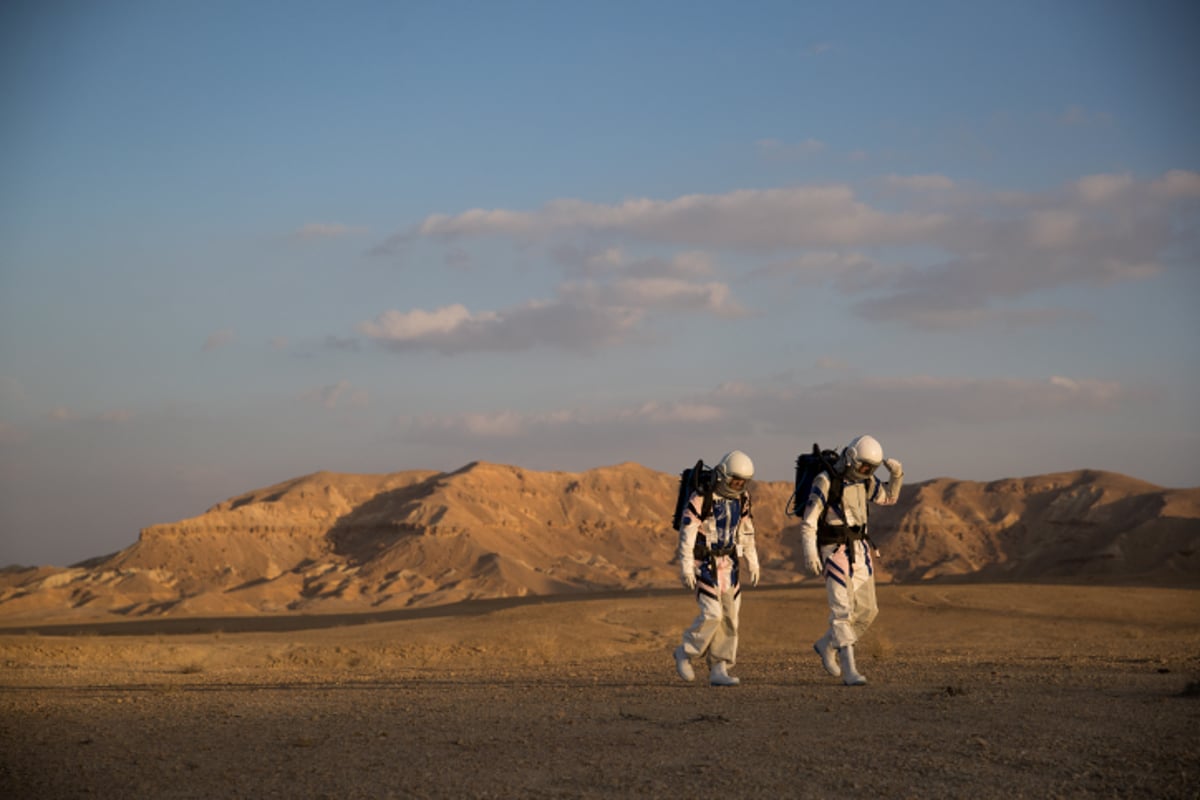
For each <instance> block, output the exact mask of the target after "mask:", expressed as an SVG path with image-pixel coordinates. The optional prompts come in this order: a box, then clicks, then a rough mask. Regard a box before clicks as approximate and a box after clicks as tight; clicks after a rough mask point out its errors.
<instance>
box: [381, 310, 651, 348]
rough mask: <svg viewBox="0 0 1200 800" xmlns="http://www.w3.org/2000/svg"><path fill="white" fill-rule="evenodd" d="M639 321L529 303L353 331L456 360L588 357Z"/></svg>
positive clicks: (390, 318) (622, 313) (422, 315)
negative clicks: (478, 355)
mask: <svg viewBox="0 0 1200 800" xmlns="http://www.w3.org/2000/svg"><path fill="white" fill-rule="evenodd" d="M642 316H643V314H642V311H641V310H639V309H630V308H620V307H601V306H588V305H579V304H575V303H571V302H564V301H562V300H555V301H546V300H534V301H530V302H528V303H526V304H524V305H522V306H518V307H515V308H512V309H508V310H506V311H499V312H495V311H487V312H481V313H479V314H472V313H471V312H469V311H468V310H467V309H466V308H465V307H464V306H461V305H453V306H447V307H445V308H441V309H438V310H436V311H433V312H428V311H423V310H421V309H416V310H413V311H408V312H402V311H394V310H393V311H385V312H384V313H383V314H381V315H379V317H377V318H376V320H375V321H373V322H363V323H360V324H359V326H358V330H359V332H360V333H362V334H363V335H365V336H367V337H369V338H371V339H373V340H375V341H376V342H378V343H379V344H381V345H383V346H384V347H386V348H388V349H390V350H395V351H407V350H435V351H438V352H441V353H445V354H455V353H465V352H471V351H515V350H527V349H530V348H533V347H537V346H545V347H554V348H561V349H566V350H575V351H582V352H587V351H591V350H595V349H597V348H599V347H603V346H608V345H612V344H615V343H618V342H621V341H624V340H625V339H626V338H627V337H628V336H629V335H630V334H631V333H632V332H633V329H634V328H635V326H636V325H637V323H638V321H639V320H641V318H642Z"/></svg>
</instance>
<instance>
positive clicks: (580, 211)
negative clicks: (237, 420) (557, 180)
mask: <svg viewBox="0 0 1200 800" xmlns="http://www.w3.org/2000/svg"><path fill="white" fill-rule="evenodd" d="M947 219H948V218H947V216H946V215H945V214H942V213H909V212H896V213H893V212H886V211H879V210H876V209H873V208H871V207H870V206H868V205H866V204H865V203H863V202H861V201H859V200H857V199H856V198H855V196H854V192H853V190H852V189H851V188H850V187H848V186H844V185H828V186H808V187H795V188H785V189H742V190H738V191H734V192H729V193H727V194H721V195H703V194H696V195H685V196H683V197H678V198H675V199H673V200H649V199H645V198H640V199H634V200H626V201H625V202H623V203H620V204H618V205H599V204H595V203H588V202H585V201H582V200H572V199H560V200H554V201H552V202H550V203H547V204H546V205H545V206H543V207H542V208H541V209H540V210H538V211H509V210H505V209H492V210H486V209H473V210H470V211H466V212H463V213H461V214H457V215H454V216H447V215H444V214H438V215H434V216H431V217H428V218H426V219H425V220H424V221H423V222H421V223H420V224H419V225H417V226H416V228H415V229H413V230H412V231H410V232H409V233H407V234H403V235H402V236H400V237H397V239H398V240H407V239H409V238H411V237H413V236H419V237H438V238H456V237H468V236H509V237H513V238H517V239H524V240H545V239H548V238H550V237H551V236H554V235H558V234H564V233H581V232H593V233H607V234H614V235H620V236H623V237H629V238H632V239H637V240H641V241H647V242H667V243H672V244H676V245H681V246H684V247H693V248H694V247H723V248H735V249H746V250H770V249H779V248H788V247H821V246H829V245H847V244H889V243H904V242H914V241H919V240H922V239H927V238H929V237H931V236H934V235H936V234H937V232H938V231H939V230H940V229H941V228H942V227H943V226H944V225H945V224H946V222H947Z"/></svg>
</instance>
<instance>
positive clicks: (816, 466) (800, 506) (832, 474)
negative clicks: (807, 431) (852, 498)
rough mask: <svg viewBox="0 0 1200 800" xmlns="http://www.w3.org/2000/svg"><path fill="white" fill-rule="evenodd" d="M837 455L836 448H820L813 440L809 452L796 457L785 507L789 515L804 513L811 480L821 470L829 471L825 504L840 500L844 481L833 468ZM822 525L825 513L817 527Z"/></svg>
mask: <svg viewBox="0 0 1200 800" xmlns="http://www.w3.org/2000/svg"><path fill="white" fill-rule="evenodd" d="M838 457H839V456H838V454H837V451H836V450H822V449H821V446H820V445H818V444H816V443H815V442H814V443H813V446H812V452H811V453H801V454H800V455H798V456H797V457H796V483H795V487H794V489H793V491H792V496H791V498H789V500H788V505H787V508H786V509H785V510H786V512H787V515H788V516H789V517H799V516H801V515H802V514H804V507H805V506H806V505H808V495H809V493H810V492H811V491H812V484H813V480H814V479H815V478H816V477H817V476H818V475H820V474H821V473H822V472H828V473H829V497H827V498H826V505H827V506H829V505H837V504H838V503H840V502H841V501H842V485H843V483H844V481H843V478H842V476H841V475H839V474H838V471H837V469H835V466H836V465H837V460H838ZM824 525H825V515H824V514H822V515H821V519H820V520H819V521H818V523H817V527H818V528H820V527H822V526H824Z"/></svg>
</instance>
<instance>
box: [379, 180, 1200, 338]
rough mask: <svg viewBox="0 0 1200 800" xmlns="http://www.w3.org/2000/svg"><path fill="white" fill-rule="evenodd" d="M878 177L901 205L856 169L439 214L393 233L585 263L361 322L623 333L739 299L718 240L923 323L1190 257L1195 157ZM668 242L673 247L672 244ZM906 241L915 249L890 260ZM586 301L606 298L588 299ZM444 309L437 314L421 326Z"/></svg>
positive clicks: (507, 333) (966, 322)
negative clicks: (779, 182)
mask: <svg viewBox="0 0 1200 800" xmlns="http://www.w3.org/2000/svg"><path fill="white" fill-rule="evenodd" d="M871 185H873V186H875V187H876V188H877V189H882V190H883V191H882V194H883V195H884V196H885V199H887V200H889V201H890V202H891V203H893V204H896V203H899V204H900V206H899V207H900V209H901V210H898V211H897V210H891V209H885V208H884V207H883V206H882V205H878V204H872V202H869V201H868V200H866V199H864V198H862V197H860V196H858V195H856V194H855V192H854V190H853V189H852V188H851V187H849V186H846V185H821V186H801V187H789V188H777V189H743V190H737V191H731V192H728V193H725V194H694V195H685V196H681V197H676V198H673V199H668V200H650V199H645V198H641V199H630V200H626V201H623V202H621V203H617V204H612V205H604V204H596V203H589V202H585V201H582V200H576V199H559V200H555V201H552V202H550V203H547V204H546V205H545V206H543V207H542V208H541V209H538V210H536V211H519V210H509V209H491V210H485V209H475V210H471V211H467V212H464V213H462V214H456V215H435V216H431V217H428V218H427V219H425V220H424V221H423V222H421V223H420V224H419V225H417V226H415V227H414V228H412V229H410V230H409V231H408V232H406V233H404V234H402V235H401V236H400V237H398V238H399V239H402V240H410V239H414V238H420V237H433V238H436V239H450V240H453V239H457V238H464V237H484V236H490V237H495V236H500V237H510V238H513V239H515V240H517V241H518V242H520V243H521V244H523V245H536V246H540V245H544V246H545V247H547V248H548V250H549V252H550V253H551V255H552V256H553V258H554V259H555V261H556V262H557V263H558V264H560V265H562V266H564V267H566V268H567V269H568V270H569V271H570V272H572V273H574V274H576V275H582V276H583V277H585V278H587V279H588V280H585V281H583V282H572V283H566V284H564V285H562V286H561V287H560V289H559V292H558V296H557V297H556V298H554V299H552V300H542V301H531V302H530V303H529V304H528V305H527V306H524V307H520V308H514V309H510V310H507V311H502V312H489V313H483V314H476V315H472V316H469V317H468V316H466V310H465V309H462V308H461V307H459V309H458V312H457V313H458V316H457V317H449V316H447V315H448V314H449V313H450V312H449V311H448V310H447V309H439V310H438V311H436V312H421V311H410V312H405V313H402V312H388V313H387V314H385V315H383V316H381V318H380V319H379V320H378V321H377V322H375V323H364V324H363V327H361V328H360V330H363V331H366V332H368V335H370V336H372V338H376V339H380V340H387V341H389V342H391V343H392V344H393V345H395V346H400V345H401V344H403V343H405V342H407V343H410V344H416V343H418V342H421V343H423V344H424V345H430V344H431V343H432V342H433V341H434V339H435V338H436V337H437V336H440V337H441V339H442V341H441V342H440V343H439V344H437V345H436V346H437V347H438V348H439V349H444V350H448V351H454V350H460V349H474V348H477V347H480V346H483V347H487V348H490V349H499V348H505V349H508V348H519V347H528V346H532V345H533V344H538V343H545V344H553V345H556V346H569V347H579V346H581V345H582V343H583V342H584V341H587V342H589V345H588V346H596V345H598V344H602V343H617V342H623V341H628V340H629V339H630V338H631V334H632V333H633V332H634V331H635V330H637V329H638V328H639V326H640V324H641V323H642V321H643V319H644V317H645V314H644V312H645V311H646V310H648V309H668V310H673V311H680V312H691V313H709V314H715V315H721V316H736V315H738V314H741V313H744V309H743V308H742V307H741V305H740V304H738V303H737V302H736V300H734V299H733V297H732V295H731V291H730V289H729V286H730V284H729V283H728V282H726V281H724V280H721V279H720V278H721V277H722V276H721V274H720V273H721V265H720V263H719V261H718V254H719V256H720V257H721V258H722V259H726V260H734V259H736V260H738V261H739V262H741V263H743V264H746V266H747V269H746V270H745V271H746V273H748V274H750V275H754V276H760V277H761V276H767V277H776V278H778V277H788V278H790V279H800V280H804V281H809V282H811V281H821V282H824V283H829V284H830V285H832V286H833V287H834V288H835V289H837V290H838V291H840V292H841V293H843V294H845V295H848V296H850V297H852V298H853V299H854V301H855V302H854V307H855V308H856V309H857V310H858V311H859V313H861V314H862V315H863V316H865V317H867V318H868V319H873V320H880V321H890V322H893V323H898V324H905V325H911V326H916V327H922V328H947V327H954V326H959V327H965V326H972V325H984V324H987V325H995V324H1001V325H1010V324H1017V323H1054V322H1059V321H1062V320H1064V319H1070V318H1073V316H1074V315H1075V314H1076V313H1077V312H1074V311H1071V310H1070V309H1064V308H1041V309H1034V310H1030V309H1029V308H1028V306H1029V303H1021V305H1020V307H1014V304H1015V301H1018V300H1023V299H1025V298H1028V297H1030V296H1036V295H1037V294H1039V293H1047V292H1050V291H1053V290H1057V289H1061V288H1064V287H1071V286H1082V285H1101V284H1105V283H1110V282H1113V281H1126V280H1143V279H1146V278H1148V277H1152V276H1154V275H1156V274H1158V273H1159V272H1161V270H1162V269H1163V259H1164V258H1165V257H1166V256H1167V255H1168V254H1169V255H1170V257H1171V258H1172V259H1174V260H1175V261H1176V262H1180V263H1188V261H1189V260H1194V258H1195V257H1196V253H1195V247H1196V242H1195V241H1194V236H1193V237H1192V238H1189V236H1188V230H1189V229H1190V230H1194V226H1192V227H1191V228H1189V225H1188V224H1187V223H1188V218H1186V217H1185V218H1184V223H1183V224H1181V223H1180V220H1179V215H1180V214H1181V213H1188V212H1187V209H1188V208H1189V206H1186V205H1183V204H1185V203H1187V202H1189V201H1190V198H1193V197H1200V174H1198V173H1195V172H1190V171H1186V170H1173V171H1171V172H1168V173H1165V174H1164V175H1162V176H1160V177H1159V178H1157V179H1154V180H1144V179H1137V178H1135V177H1133V176H1131V175H1128V174H1097V175H1088V176H1084V177H1082V178H1080V179H1078V180H1076V181H1073V182H1070V183H1068V184H1066V185H1065V186H1062V187H1058V188H1055V189H1051V190H1047V191H1042V192H1023V193H1015V192H1003V191H997V192H987V191H986V190H983V189H978V188H973V187H966V186H961V185H959V184H956V183H955V182H954V181H953V180H952V179H951V178H949V177H947V176H943V175H936V174H924V175H894V174H893V175H889V176H885V177H884V178H882V179H881V180H880V181H874V182H872V183H871ZM896 190H900V191H899V192H898V191H896ZM914 203H915V204H919V206H920V208H921V210H920V211H917V210H914V205H913V204H914ZM906 204H907V205H906ZM614 240H615V241H614ZM664 246H665V247H667V248H675V251H674V252H666V253H663V252H662V250H663V248H664ZM645 250H649V251H650V252H652V253H654V255H651V256H647V255H645V253H644V251H645ZM868 253H869V255H868ZM897 253H904V257H905V259H906V260H905V261H904V262H900V261H892V260H890V259H892V258H896V257H897V256H896V255H895V254H897ZM764 257H765V259H766V260H764V261H761V262H760V263H758V264H757V265H756V264H755V263H754V262H755V260H758V259H762V258H764ZM588 305H592V306H597V307H596V308H591V309H587V308H579V307H580V306H588ZM568 306H569V307H570V310H572V311H573V312H577V313H579V314H580V315H582V318H583V319H584V320H585V321H587V322H588V326H587V330H588V335H587V336H581V335H579V332H578V330H576V329H577V328H578V326H577V325H566V327H565V328H563V329H562V330H559V331H556V333H558V334H563V335H561V336H560V335H556V336H553V337H551V336H547V335H546V332H545V331H544V330H534V329H533V327H532V324H533V321H534V320H535V319H540V320H541V324H547V323H550V322H553V323H554V324H555V325H556V326H560V327H561V326H563V325H565V324H566V322H567V321H566V320H565V319H563V318H562V317H563V316H564V314H563V313H562V312H566V311H568V309H567V307H568ZM565 316H570V314H566V315H565ZM436 322H440V323H441V324H442V325H443V327H442V328H441V329H440V330H424V329H423V327H422V326H426V325H433V324H435V323H436ZM398 326H399V328H400V329H398ZM405 326H407V327H412V326H416V328H417V329H416V330H415V331H409V332H405V331H404V330H401V329H403V328H404V327H405ZM518 331H519V332H520V335H516V334H517V332H518ZM451 332H453V335H451ZM559 340H561V341H559ZM563 343H565V345H564V344H563Z"/></svg>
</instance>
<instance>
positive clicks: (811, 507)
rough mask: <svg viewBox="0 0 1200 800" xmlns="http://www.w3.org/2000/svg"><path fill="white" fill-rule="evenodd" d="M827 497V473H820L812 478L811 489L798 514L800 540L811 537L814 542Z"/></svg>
mask: <svg viewBox="0 0 1200 800" xmlns="http://www.w3.org/2000/svg"><path fill="white" fill-rule="evenodd" d="M828 497H829V473H828V472H822V473H821V474H820V475H818V476H817V477H815V478H813V482H812V489H811V490H809V493H808V500H807V502H805V504H804V511H803V512H801V514H800V537H801V538H802V539H803V538H805V537H808V536H811V537H812V538H813V541H816V538H817V524H818V523H819V522H820V521H821V515H822V514H824V513H825V503H826V498H828Z"/></svg>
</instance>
